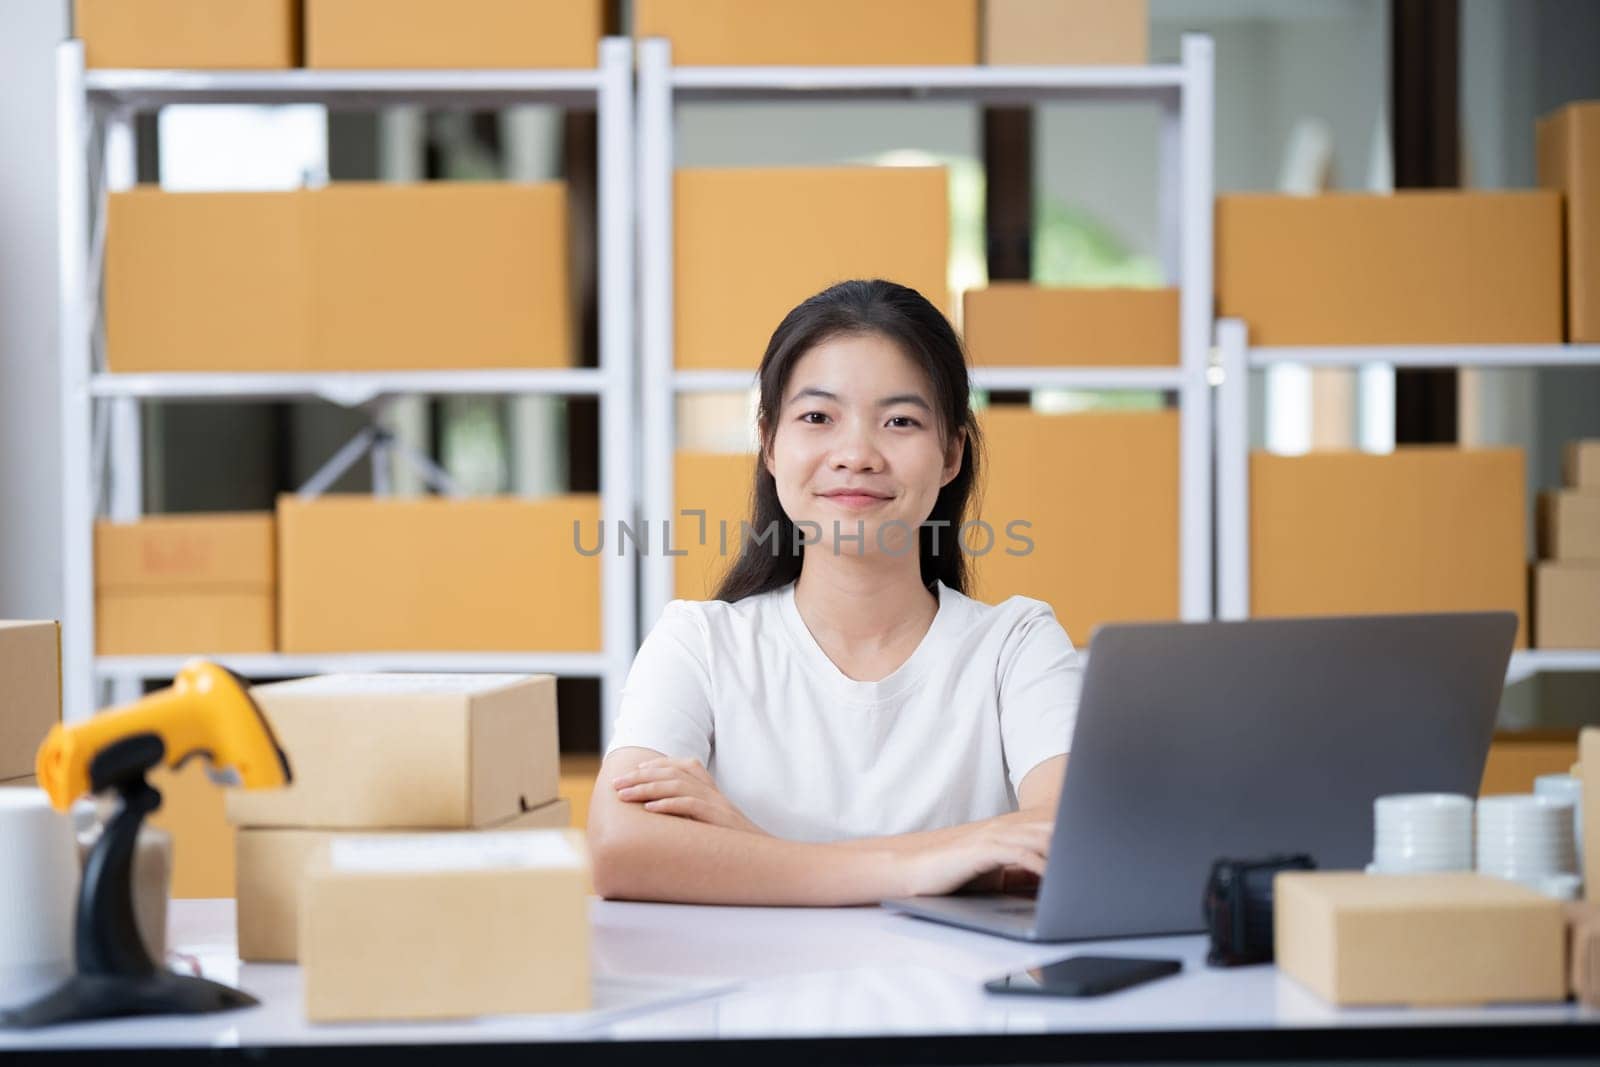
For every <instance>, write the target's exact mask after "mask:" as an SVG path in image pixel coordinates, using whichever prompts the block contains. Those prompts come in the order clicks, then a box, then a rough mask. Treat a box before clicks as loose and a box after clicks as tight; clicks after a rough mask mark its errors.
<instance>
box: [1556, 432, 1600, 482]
mask: <svg viewBox="0 0 1600 1067" xmlns="http://www.w3.org/2000/svg"><path fill="white" fill-rule="evenodd" d="M1561 474H1562V477H1563V478H1564V479H1565V480H1566V483H1567V486H1568V488H1571V489H1600V440H1596V441H1570V442H1568V444H1567V448H1566V451H1565V452H1564V453H1563V454H1562V462H1561Z"/></svg>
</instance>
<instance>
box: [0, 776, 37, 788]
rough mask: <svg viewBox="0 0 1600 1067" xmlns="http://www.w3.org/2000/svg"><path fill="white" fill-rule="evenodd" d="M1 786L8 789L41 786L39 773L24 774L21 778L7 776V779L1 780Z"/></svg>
mask: <svg viewBox="0 0 1600 1067" xmlns="http://www.w3.org/2000/svg"><path fill="white" fill-rule="evenodd" d="M0 787H3V788H6V789H37V788H39V779H38V776H37V775H32V774H24V775H23V776H22V777H20V778H7V779H6V780H5V781H3V782H0Z"/></svg>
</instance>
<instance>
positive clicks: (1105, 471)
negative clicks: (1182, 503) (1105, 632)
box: [968, 406, 1178, 648]
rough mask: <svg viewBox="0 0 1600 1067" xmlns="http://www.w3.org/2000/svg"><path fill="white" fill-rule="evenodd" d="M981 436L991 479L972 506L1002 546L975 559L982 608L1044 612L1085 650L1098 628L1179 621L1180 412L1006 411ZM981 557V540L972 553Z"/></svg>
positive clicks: (992, 412)
mask: <svg viewBox="0 0 1600 1067" xmlns="http://www.w3.org/2000/svg"><path fill="white" fill-rule="evenodd" d="M980 425H981V428H982V432H983V435H984V437H985V442H984V446H985V449H986V452H987V456H986V458H987V472H986V474H985V475H984V485H983V486H982V496H981V498H977V499H975V501H974V502H975V503H977V502H978V500H979V499H981V511H980V512H979V513H978V517H979V518H981V519H982V520H983V521H984V522H986V523H987V524H989V526H990V527H991V528H992V530H993V535H994V543H993V548H992V549H991V550H990V551H989V552H987V553H985V554H983V555H981V556H978V555H972V556H969V557H968V559H969V563H970V564H971V566H972V569H973V573H974V574H975V577H976V596H977V598H978V599H979V600H984V601H987V602H989V603H997V602H998V601H1000V600H1003V599H1005V598H1006V597H1008V596H1012V595H1013V594H1020V595H1022V596H1028V597H1033V598H1035V599H1038V600H1043V601H1046V602H1047V603H1049V604H1050V606H1051V607H1052V608H1054V609H1055V614H1056V618H1057V619H1058V620H1060V622H1061V625H1062V626H1064V627H1065V628H1066V630H1067V633H1068V634H1069V635H1070V636H1071V638H1072V641H1073V643H1074V644H1075V645H1077V646H1079V647H1080V648H1086V647H1088V644H1089V637H1090V634H1091V632H1092V631H1093V628H1094V627H1095V626H1096V625H1097V624H1099V623H1103V622H1121V621H1128V620H1135V619H1139V620H1164V619H1176V618H1177V617H1178V413H1177V412H1176V411H1148V412H1145V411H1141V412H1089V413H1083V414H1074V415H1044V414H1036V413H1034V412H1032V411H1030V410H1028V409H1026V408H1020V407H998V406H997V407H991V408H989V409H987V410H986V411H984V412H983V414H982V416H981V420H980ZM1046 470H1047V471H1048V472H1049V475H1048V477H1043V476H1041V472H1042V471H1046ZM1018 522H1026V523H1029V524H1031V525H1029V526H1027V527H1021V526H1016V527H1013V526H1012V525H1011V524H1013V523H1018ZM1020 538H1026V539H1029V540H1031V542H1032V545H1031V547H1029V546H1027V545H1025V544H1024V543H1023V542H1022V541H1021V540H1020ZM982 547H983V541H982V538H981V536H980V535H979V533H978V531H976V530H974V531H973V535H972V537H971V538H969V548H971V549H973V550H974V552H976V550H977V549H980V548H982ZM1014 552H1015V553H1022V554H1017V555H1013V554H1012V553H1014Z"/></svg>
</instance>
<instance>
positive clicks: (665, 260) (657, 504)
mask: <svg viewBox="0 0 1600 1067" xmlns="http://www.w3.org/2000/svg"><path fill="white" fill-rule="evenodd" d="M638 53H639V74H638V77H639V115H638V121H639V149H638V153H639V205H640V209H639V221H640V237H639V242H640V243H639V255H640V270H641V272H642V273H641V289H640V322H641V328H642V329H641V338H640V357H641V369H640V387H641V388H640V392H641V401H642V420H643V421H642V425H643V442H644V449H643V456H642V468H641V470H642V475H643V476H642V479H641V495H642V505H643V512H642V514H643V515H644V516H645V517H646V518H647V519H648V520H649V521H650V524H651V525H652V526H656V525H657V524H659V523H660V522H662V521H665V520H666V519H668V518H669V517H671V516H672V514H673V509H674V503H673V455H674V451H675V448H676V443H677V425H676V411H675V408H676V400H677V397H678V396H679V395H680V394H682V393H691V392H708V391H709V392H725V391H743V390H746V389H749V388H751V387H752V385H753V384H754V374H753V372H751V371H700V370H678V369H677V368H676V366H675V360H674V352H673V286H674V282H673V275H672V271H673V234H672V226H673V203H672V176H673V167H674V153H673V132H674V131H673V118H674V115H675V108H676V105H677V104H678V103H679V102H700V101H712V100H729V101H781V100H788V101H816V100H880V101H881V100H898V101H935V102H937V101H946V102H947V101H968V102H973V103H983V104H1038V103H1050V102H1057V101H1079V102H1096V103H1100V102H1108V101H1135V102H1145V103H1156V104H1159V105H1160V106H1161V108H1162V126H1161V134H1160V146H1161V177H1160V193H1159V202H1160V215H1161V228H1162V234H1163V241H1162V260H1163V265H1164V266H1165V268H1166V275H1167V278H1168V280H1169V282H1171V283H1173V284H1178V285H1180V286H1181V288H1182V295H1181V298H1180V308H1181V311H1180V316H1181V318H1180V321H1181V327H1180V334H1181V363H1180V365H1179V366H1176V367H1170V368H1166V367H1159V368H1132V369H1129V368H1115V367H1105V368H1100V367H1059V368H1048V367H1046V368H1035V367H1015V368H984V369H978V370H976V371H975V372H974V374H973V384H974V385H975V386H976V387H978V388H980V389H1045V388H1070V389H1083V390H1112V389H1161V390H1167V391H1171V392H1175V393H1176V394H1177V395H1178V399H1179V410H1180V420H1181V431H1180V440H1181V443H1182V447H1181V459H1180V468H1181V469H1180V474H1181V479H1180V486H1181V489H1180V493H1181V502H1180V508H1179V515H1180V539H1179V541H1180V553H1181V559H1180V564H1181V566H1180V583H1181V590H1180V598H1179V602H1180V610H1181V615H1182V617H1183V618H1184V619H1188V620H1198V619H1207V618H1210V617H1211V615H1212V589H1211V585H1212V477H1211V411H1210V404H1211V397H1210V386H1209V385H1208V383H1207V364H1208V361H1209V357H1210V347H1211V328H1212V258H1211V257H1212V251H1211V245H1212V242H1211V232H1212V225H1211V223H1212V214H1211V210H1212V209H1211V201H1212V127H1213V58H1212V43H1211V39H1210V38H1209V37H1206V36H1203V35H1197V34H1195V35H1188V36H1186V37H1185V38H1184V40H1183V52H1182V61H1181V62H1180V63H1178V64H1172V65H1152V66H1143V67H674V66H673V65H672V59H671V53H670V45H669V43H668V42H667V41H665V40H660V39H648V40H644V41H641V42H640V43H639V48H638ZM641 563H642V565H641V581H642V589H641V617H640V618H641V622H642V623H643V625H644V626H645V627H646V628H648V627H649V626H650V625H652V624H653V623H654V622H655V620H656V618H657V617H658V616H659V615H660V613H661V610H662V608H663V607H665V606H666V604H667V602H668V601H669V600H671V599H672V598H673V582H674V573H673V561H672V559H671V558H669V557H667V556H665V555H664V554H663V553H661V552H652V553H650V554H648V555H645V556H644V558H643V560H642V561H641Z"/></svg>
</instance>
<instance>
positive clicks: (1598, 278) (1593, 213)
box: [1536, 101, 1600, 342]
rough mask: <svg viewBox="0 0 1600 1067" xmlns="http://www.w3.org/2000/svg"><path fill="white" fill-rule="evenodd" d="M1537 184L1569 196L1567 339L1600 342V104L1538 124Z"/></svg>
mask: <svg viewBox="0 0 1600 1067" xmlns="http://www.w3.org/2000/svg"><path fill="white" fill-rule="evenodd" d="M1536 137H1537V143H1538V149H1537V151H1538V161H1539V184H1540V185H1542V186H1544V187H1545V188H1547V189H1554V190H1557V191H1559V192H1561V193H1564V194H1565V196H1566V209H1567V210H1566V218H1565V226H1566V235H1565V236H1566V268H1567V270H1566V295H1567V318H1566V337H1567V340H1569V341H1582V342H1595V341H1600V101H1589V102H1587V103H1580V104H1569V105H1568V106H1566V107H1564V108H1562V109H1560V110H1559V111H1556V112H1553V113H1552V114H1550V115H1547V116H1545V117H1544V118H1542V119H1540V120H1539V123H1538V127H1537V134H1536Z"/></svg>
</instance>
